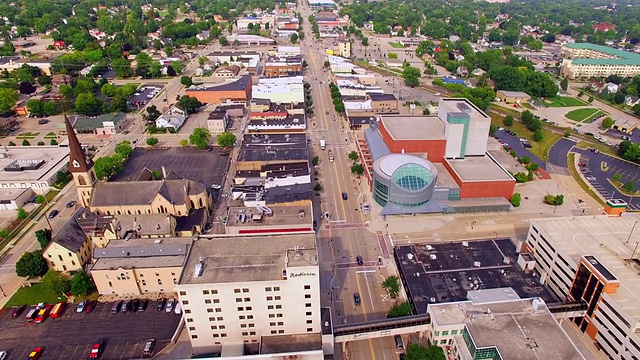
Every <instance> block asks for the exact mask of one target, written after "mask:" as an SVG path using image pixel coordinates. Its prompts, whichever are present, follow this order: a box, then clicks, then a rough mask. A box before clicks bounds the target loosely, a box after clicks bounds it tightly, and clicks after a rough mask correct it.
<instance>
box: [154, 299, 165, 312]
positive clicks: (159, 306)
mask: <svg viewBox="0 0 640 360" xmlns="http://www.w3.org/2000/svg"><path fill="white" fill-rule="evenodd" d="M165 301H166V300H165V299H158V302H156V311H162V310H163V309H164V302H165Z"/></svg>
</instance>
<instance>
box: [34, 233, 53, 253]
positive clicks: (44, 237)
mask: <svg viewBox="0 0 640 360" xmlns="http://www.w3.org/2000/svg"><path fill="white" fill-rule="evenodd" d="M36 240H37V241H38V244H40V249H44V248H45V247H46V246H47V244H49V242H50V241H51V230H50V229H48V228H45V229H40V230H36Z"/></svg>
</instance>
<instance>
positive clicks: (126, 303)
mask: <svg viewBox="0 0 640 360" xmlns="http://www.w3.org/2000/svg"><path fill="white" fill-rule="evenodd" d="M127 311H129V300H125V301H124V302H122V307H121V308H120V312H127Z"/></svg>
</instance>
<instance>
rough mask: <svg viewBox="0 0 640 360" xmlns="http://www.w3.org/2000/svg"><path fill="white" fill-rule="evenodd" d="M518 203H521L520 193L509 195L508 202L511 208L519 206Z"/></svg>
mask: <svg viewBox="0 0 640 360" xmlns="http://www.w3.org/2000/svg"><path fill="white" fill-rule="evenodd" d="M520 201H522V196H521V195H520V193H513V195H511V200H509V202H511V205H513V207H518V206H520Z"/></svg>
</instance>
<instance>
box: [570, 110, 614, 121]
mask: <svg viewBox="0 0 640 360" xmlns="http://www.w3.org/2000/svg"><path fill="white" fill-rule="evenodd" d="M600 115H606V113H605V112H604V111H601V110H598V109H596V108H585V109H576V110H572V111H569V112H568V113H566V114H564V117H566V118H567V119H569V120H573V121H577V122H585V121H587V120H591V119H593V118H594V117H596V116H600Z"/></svg>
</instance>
